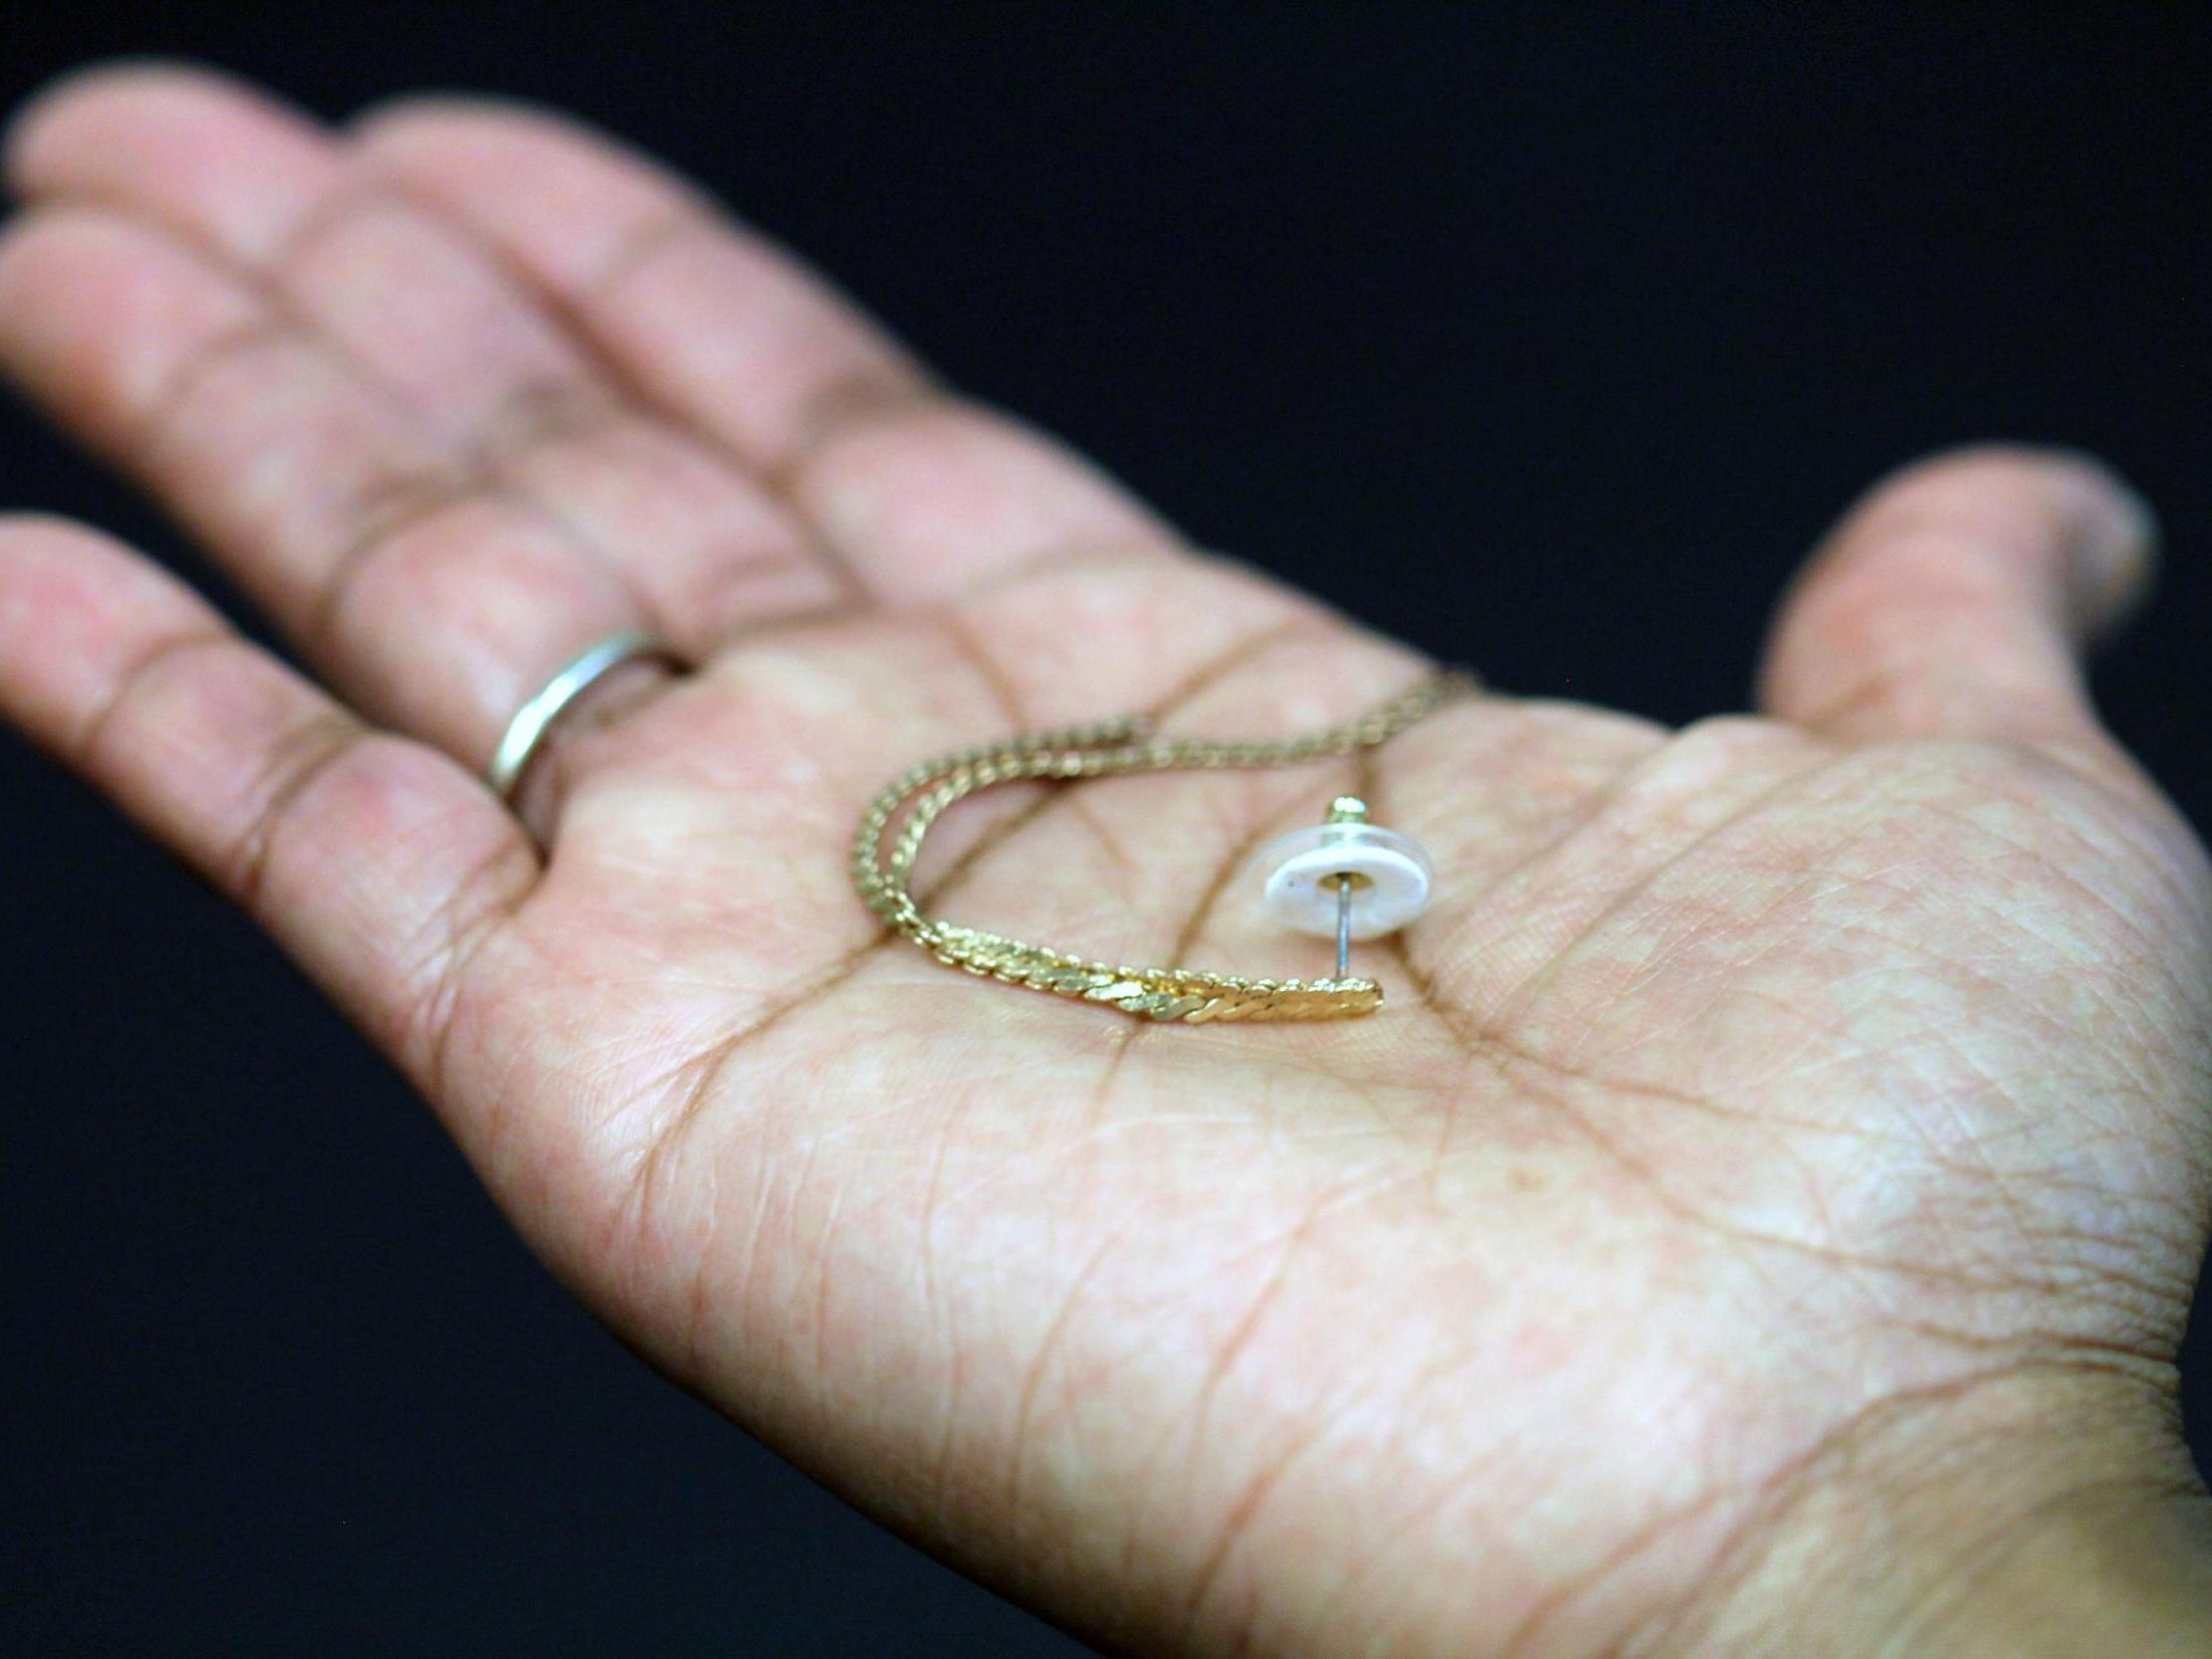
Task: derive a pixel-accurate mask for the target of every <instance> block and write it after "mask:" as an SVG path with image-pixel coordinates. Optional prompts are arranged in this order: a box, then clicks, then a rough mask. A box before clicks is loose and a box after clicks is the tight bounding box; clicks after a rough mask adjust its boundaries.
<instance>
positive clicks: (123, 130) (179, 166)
mask: <svg viewBox="0 0 2212 1659" xmlns="http://www.w3.org/2000/svg"><path fill="white" fill-rule="evenodd" d="M331 165H332V157H331V154H330V144H329V140H328V139H327V138H326V137H325V136H324V135H323V132H322V129H321V125H320V123H319V122H318V121H317V120H316V118H315V117H314V116H313V115H312V114H310V113H308V112H307V111H306V110H304V109H301V108H299V107H298V106H297V105H294V104H290V103H288V102H286V101H285V100H284V99H282V98H280V97H279V96H278V95H276V94H275V93H272V92H270V91H268V90H267V89H264V88H261V87H258V86H255V85H252V84H251V83H249V82H246V81H243V80H241V79H239V78H238V77H236V76H234V75H231V74H228V73H227V72H225V71H222V70H220V69H216V68H213V67H211V66H208V65H204V64H199V63H194V62H192V61H190V60H186V59H169V58H122V59H112V60H103V61H101V62H99V63H95V64H91V65H87V66H84V67H83V68H80V69H77V70H73V71H71V72H69V73H68V74H66V75H64V76H62V77H61V78H60V79H58V80H56V81H53V82H51V83H49V84H48V85H47V86H46V87H44V88H42V89H41V90H40V91H39V92H37V93H35V94H34V95H33V96H32V97H31V99H30V100H29V102H28V103H26V104H24V105H23V106H22V107H21V108H20V109H19V110H18V111H17V112H16V114H15V116H14V119H13V120H12V121H11V122H10V124H9V126H8V128H7V132H6V135H5V138H4V139H0V170H4V173H5V176H6V180H7V183H8V186H9V188H10V189H11V190H12V191H14V193H15V194H16V195H17V196H19V197H21V198H23V199H26V200H39V199H55V198H67V197H70V196H80V197H92V198H98V199H102V200H111V201H117V202H133V203H138V204H141V205H142V206H143V207H145V208H148V209H150V210H151V211H152V212H153V213H154V214H155V215H156V216H157V217H161V218H164V219H172V220H177V221H181V222H185V223H189V224H192V225H194V226H195V227H197V228H199V229H202V230H204V231H206V232H209V233H211V234H213V235H214V236H215V238H216V239H217V240H218V241H219V242H221V243H222V244H223V245H225V246H227V247H230V248H233V249H235V250H239V251H243V252H245V253H247V254H249V255H258V254H261V253H265V252H267V251H268V249H269V248H270V247H271V246H273V245H274V243H275V241H276V240H277V239H278V238H279V237H281V236H282V234H283V233H284V231H285V230H286V229H287V228H288V227H289V226H290V225H291V223H292V222H293V221H294V219H295V217H296V215H297V213H298V211H299V204H300V203H302V202H303V201H306V200H311V199H313V198H314V197H315V196H316V195H317V194H318V193H319V192H320V191H321V190H322V189H323V188H324V187H325V186H326V185H327V184H328V183H329V180H330V172H331Z"/></svg>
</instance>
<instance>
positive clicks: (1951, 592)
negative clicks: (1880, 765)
mask: <svg viewBox="0 0 2212 1659" xmlns="http://www.w3.org/2000/svg"><path fill="white" fill-rule="evenodd" d="M2151 541H2152V527H2151V521H2150V518H2149V515H2148V513H2147V511H2146V510H2145V509H2144V508H2143V506H2142V505H2141V504H2140V502H2139V501H2137V499H2136V498H2135V497H2134V495H2133V494H2132V493H2131V492H2130V491H2128V490H2127V489H2126V488H2125V487H2124V486H2122V485H2121V484H2119V483H2118V482H2117V481H2116V480H2115V479H2114V478H2113V477H2112V475H2111V474H2110V473H2109V472H2107V471H2106V470H2105V469H2103V468H2102V467H2101V466H2099V465H2097V464H2096V463H2094V462H2091V461H2088V460H2086V459H2083V458H2080V457H2077V456H2073V455H2069V454H2063V453H2059V452H2050V451H2039V450H2031V449H2019V448H1997V447H1988V448H1979V449H1971V450H1963V451H1959V452H1955V453H1951V454H1947V455H1942V456H1938V457H1936V458H1934V459H1932V460H1928V461H1923V462H1921V463H1919V464H1917V465H1915V466H1913V467H1910V468H1907V469H1906V470H1904V471H1903V472H1902V473H1900V474H1898V475H1897V476H1896V477H1894V478H1892V479H1890V480H1888V481H1886V482H1885V483H1883V484H1882V485H1881V486H1880V487H1879V488H1877V489H1876V490H1874V491H1873V492H1871V493H1870V494H1869V495H1868V496H1867V498H1866V499H1865V500H1864V501H1863V502H1862V503H1861V504H1860V505H1859V506H1857V507H1856V508H1854V509H1853V510H1852V512H1851V513H1850V514H1849V515H1848V516H1847V517H1846V518H1845V519H1844V520H1843V522H1842V523H1841V524H1839V525H1838V526H1837V528H1836V529H1835V531H1834V532H1833V533H1832V534H1831V535H1830V536H1829V538H1828V540H1827V542H1826V543H1825V545H1823V547H1822V548H1821V549H1820V550H1819V552H1818V553H1817V554H1816V555H1815V557H1814V558H1813V560H1812V562H1811V564H1810V565H1809V566H1808V567H1807V569H1806V571H1805V572H1804V574H1803V575H1802V576H1801V577H1800V578H1799V580H1798V583H1797V585H1796V587H1795V589H1794V591H1793V592H1792V593H1791V595H1790V596H1789V598H1788V600H1787V601H1786V603H1785V604H1784V606H1783V609H1782V612H1781V615H1780V618H1779V620H1778V622H1777V625H1776V629H1775V634H1774V638H1773V640H1772V642H1771V644H1770V646H1769V649H1768V654H1767V659H1766V663H1765V666H1764V670H1763V673H1762V686H1761V702H1762V704H1763V705H1764V707H1765V708H1766V709H1767V710H1768V711H1769V712H1770V713H1773V714H1775V715H1778V716H1780V717H1782V718H1783V719H1785V720H1789V721H1794V722H1796V723H1798V724H1800V725H1803V726H1810V727H1813V728H1816V729H1818V730H1821V731H1823V732H1826V733H1829V734H1831V735H1834V736H1837V737H1840V738H1844V739H1846V740H1851V741H1868V740H1880V739H1883V738H1895V737H1931V736H1951V737H1992V738H2014V739H2022V740H2029V741H2046V742H2066V743H2082V744H2091V745H2095V746H2099V747H2103V746H2107V745H2108V739H2107V738H2105V737H2104V735H2103V732H2102V728H2101V726H2100V725H2099V724H2098V720H2097V717H2096V715H2095V713H2094V712H2093V711H2092V709H2091V707H2090V703H2089V698H2088V694H2087V692H2086V690H2085V687H2084V684H2083V678H2082V671H2081V666H2080V662H2079V656H2080V652H2081V650H2082V648H2083V646H2084V644H2085V643H2086V642H2087V641H2088V640H2089V639H2090V638H2091V637H2093V636H2094V635H2095V634H2097V633H2098V632H2099V631H2100V630H2101V629H2102V628H2104V627H2106V626H2107V625H2109V624H2110V623H2111V622H2112V621H2113V620H2114V619H2115V618H2116V617H2117V616H2118V615H2119V614H2120V613H2121V612H2123V611H2124V610H2125V609H2126V608H2127V607H2128V606H2129V605H2130V604H2131V603H2132V602H2133V601H2134V600H2135V598H2136V597H2137V596H2138V595H2139V594H2140V592H2141V591H2142V589H2143V587H2144V585H2145V581H2146V578H2147V574H2148V567H2149V558H2150V549H2151Z"/></svg>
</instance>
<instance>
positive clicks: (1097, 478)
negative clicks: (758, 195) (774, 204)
mask: <svg viewBox="0 0 2212 1659" xmlns="http://www.w3.org/2000/svg"><path fill="white" fill-rule="evenodd" d="M354 130H355V131H356V133H357V134H358V139H359V143H360V145H361V147H362V151H363V153H364V155H365V156H366V158H367V159H368V161H369V162H370V163H371V165H373V166H374V167H376V168H377V169H379V170H381V171H382V172H384V173H386V174H388V176H390V177H392V178H393V179H394V180H396V181H398V182H399V183H400V184H401V185H402V186H403V187H404V188H406V189H408V190H409V191H411V192H414V193H417V194H419V195H421V196H424V197H427V198H430V199H433V200H435V201H436V202H438V203H439V204H440V205H441V206H442V207H443V209H444V210H445V211H446V212H447V213H448V214H450V216H451V217H452V219H453V220H454V221H455V222H456V223H460V224H464V225H467V226H468V227H470V228H471V229H472V230H473V231H474V232H476V234H478V235H479V236H481V237H482V238H483V239H484V240H485V242H486V243H487V244H489V245H490V246H492V247H493V248H496V249H497V250H498V251H499V253H500V255H501V256H502V257H503V258H504V259H506V260H507V261H509V262H511V264H512V265H513V267H514V268H515V269H516V270H518V271H520V272H522V273H524V274H525V275H527V277H528V279H529V280H530V281H531V282H533V283H534V284H536V285H537V286H538V287H539V288H540V290H541V291H542V292H543V293H544V294H545V295H546V297H547V300H548V303H549V305H550V306H552V307H553V309H555V310H556V311H559V312H560V313H561V314H563V315H565V316H567V317H568V318H570V319H571V321H572V322H573V324H574V326H575V327H576V328H577V330H578V331H579V333H580V334H581V335H582V336H583V337H585V338H587V339H588V340H589V341H590V342H591V343H592V345H593V347H594V348H595V350H596V351H597V352H598V353H599V354H600V356H601V358H602V359H603V360H604V361H605V362H606V363H608V364H609V365H611V366H612V367H613V368H614V369H615V371H617V372H618V373H619V374H620V375H621V376H622V378H623V380H624V381H625V383H627V384H628V385H630V386H631V387H633V388H634V389H635V391H636V394H637V395H638V396H639V397H640V398H641V399H643V400H644V401H646V402H648V403H650V404H652V405H654V406H656V407H661V408H665V409H669V410H672V411H674V412H676V413H677V414H678V415H680V416H681V417H682V418H684V419H685V420H687V421H689V422H692V423H694V424H696V425H697V426H698V427H699V428H700V429H702V430H704V431H706V432H708V433H711V434H713V435H714V436H715V437H716V438H717V439H719V440H720V441H721V442H723V443H724V444H726V445H728V446H729V448H730V450H731V451H732V452H733V453H734V454H735V455H737V456H738V457H739V458H741V459H742V461H743V462H744V463H745V464H746V465H747V466H749V467H751V468H752V469H754V470H756V471H757V472H759V473H760V474H761V475H763V476H765V477H768V478H772V479H774V480H776V481H777V482H778V483H779V485H780V486H781V488H782V489H783V490H784V492H785V493H786V494H787V497H788V499H789V500H790V501H791V502H792V504H793V505H794V506H795V508H796V509H797V511H798V512H799V513H800V514H801V515H802V516H803V517H804V518H806V519H807V521H808V522H809V524H810V525H811V526H813V528H814V529H815V530H816V531H817V533H819V534H820V535H821V536H822V537H823V538H824V539H825V540H826V541H827V542H829V543H830V544H831V545H832V546H833V547H835V548H836V549H838V550H839V551H840V552H841V553H842V554H843V555H844V556H845V557H846V558H848V559H849V560H850V561H851V562H852V564H853V566H854V568H855V569H856V570H857V571H858V573H859V574H860V576H861V578H862V579H863V580H864V581H865V582H866V583H867V584H868V585H869V586H870V587H871V588H872V589H873V590H875V591H876V592H878V593H879V594H881V595H883V596H885V597H887V598H889V599H892V600H894V601H904V600H914V599H926V598H932V597H938V596H942V595H943V594H945V593H947V592H948V591H953V590H958V589H961V588H964V587H966V586H968V585H971V584H973V583H975V582H976V581H978V580H982V579H988V578H989V577H991V576H992V575H993V574H994V573H996V572H999V571H1002V570H1003V569H1004V568H1005V567H1006V566H1008V565H1010V564H1018V563H1022V562H1025V561H1031V560H1035V559H1038V558H1040V557H1046V556H1050V555H1051V554H1052V553H1054V552H1055V551H1057V550H1060V549H1070V548H1081V547H1091V548H1100V547H1115V546H1121V545H1134V546H1148V547H1159V546H1167V545H1172V544H1173V543H1174V537H1173V535H1172V533H1171V532H1170V531H1169V530H1168V529H1167V528H1166V527H1165V526H1164V525H1162V524H1161V522H1160V521H1159V520H1158V519H1157V518H1154V517H1153V515H1152V514H1151V513H1150V512H1148V511H1147V510H1146V509H1145V508H1144V507H1142V506H1141V505H1140V504H1139V503H1137V502H1136V501H1134V500H1133V499H1132V498H1131V497H1129V496H1128V495H1127V494H1126V493H1125V492H1123V491H1122V490H1121V489H1120V488H1119V487H1118V486H1116V485H1115V484H1113V483H1112V482H1111V481H1109V480H1108V479H1106V478H1105V477H1103V476H1102V475H1101V474H1099V473H1098V472H1097V471H1096V470H1095V469H1093V468H1091V467H1089V466H1088V465H1086V464H1084V463H1083V462H1081V461H1079V460H1077V459H1076V458H1074V457H1073V456H1071V455H1070V454H1068V453H1067V452H1066V451H1064V450H1063V449H1061V448H1060V447H1059V446H1057V445H1055V444H1053V443H1051V442H1049V441H1048V440H1046V439H1044V438H1042V437H1040V436H1038V435H1037V434H1035V433H1033V432H1031V431H1029V430H1028V429H1027V428H1025V427H1023V426H1021V425H1020V424H1018V423H1017V422H1014V421H1012V420H1009V419H1007V418H1004V417H1002V416H1000V415H997V414H995V413H993V412H991V411H988V410H986V409H983V408H981V407H979V406H977V405H975V404H973V403H969V402H965V401H962V400H959V399H956V398H953V397H951V396H948V395H946V394H945V393H944V392H942V391H941V390H936V389H933V388H932V386H931V384H930V382H929V381H928V379H927V377H926V375H925V374H924V371H923V370H922V369H921V368H919V367H918V366H917V365H916V363H915V362H914V360H913V359H912V358H911V357H910V356H909V355H908V354H907V353H906V352H905V351H903V350H902V349H901V348H900V347H899V346H898V345H896V344H895V343H893V342H892V341H891V340H890V339H889V338H888V337H887V336H886V335H885V334H884V332H883V331H882V330H881V329H880V328H879V327H877V326H876V325H875V324H874V323H873V322H872V321H870V320H869V319H868V318H867V317H865V316H864V315H863V314H861V312H860V311H858V310H857V309H855V308H854V307H853V306H852V305H851V304H850V303H849V302H848V301H846V300H845V299H844V298H843V297H842V296H841V295H839V294H837V293H836V292H835V291H834V290H833V289H831V288H830V286H829V285H828V284H827V283H826V282H824V281H823V280H822V279H821V278H820V277H819V276H818V275H816V274H815V273H813V272H812V271H810V270H808V269H807V268H806V267H805V266H803V265H802V264H801V263H800V262H799V261H797V260H796V259H794V258H793V257H792V256H791V255H789V254H788V253H786V252H785V251H783V250H782V249H780V248H777V247H775V246H774V245H773V244H772V243H770V242H769V241H768V240H766V239H765V238H763V237H761V236H759V235H757V234H755V233H754V232H752V231H750V230H749V229H747V228H745V227H743V226H741V225H740V224H738V223H737V222H736V221H735V220H734V219H733V218H732V217H731V216H730V215H729V214H728V213H727V212H725V211H724V210H723V209H722V208H721V207H720V206H719V205H718V204H716V203H714V202H713V201H711V200H710V199H709V198H708V197H707V196H705V195H704V194H703V193H702V192H701V191H699V190H698V189H696V188H695V187H693V186H691V185H689V184H687V183H685V182H683V181H681V180H679V179H677V178H676V177H674V176H673V175H672V174H670V173H668V172H666V171H665V170H663V169H661V168H659V167H656V166H654V165H652V164H651V163H649V162H647V161H646V160H644V159H643V158H642V157H640V156H639V155H637V154H636V153H635V152H634V151H631V150H629V149H627V148H624V147H623V146H620V145H618V144H616V143H614V142H612V141H610V140H608V139H606V138H604V137H602V136H599V135H597V134H595V133H592V132H590V131H588V130H587V129H586V128H584V127H583V126H581V125H580V124H578V123H576V122H574V121H570V120H566V119H563V118H560V117H558V116H554V115H552V114H549V113H545V112H540V111H535V110H532V109H529V108H527V107H524V106H522V105H518V104H503V103H498V102H495V101H491V100H486V99H459V98H419V97H418V98H410V99H404V100H401V101H399V102H397V103H394V104H388V105H384V106H382V107H379V108H377V109H374V110H371V111H369V112H367V113H366V114H364V115H363V116H362V117H360V118H359V119H358V120H357V122H356V123H355V128H354Z"/></svg>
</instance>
